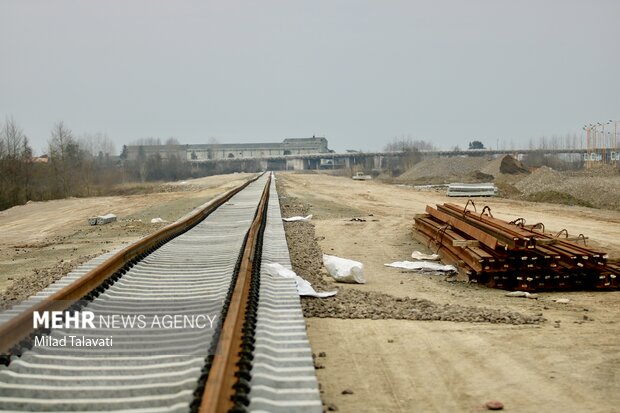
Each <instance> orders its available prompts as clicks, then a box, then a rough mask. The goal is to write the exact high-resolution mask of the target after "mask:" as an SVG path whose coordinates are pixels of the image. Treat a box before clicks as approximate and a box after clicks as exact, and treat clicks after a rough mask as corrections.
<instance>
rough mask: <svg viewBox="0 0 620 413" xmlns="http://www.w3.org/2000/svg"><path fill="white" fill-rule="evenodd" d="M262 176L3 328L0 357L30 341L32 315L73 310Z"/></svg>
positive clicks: (95, 270)
mask: <svg viewBox="0 0 620 413" xmlns="http://www.w3.org/2000/svg"><path fill="white" fill-rule="evenodd" d="M260 176H261V175H257V176H255V177H253V178H251V179H248V180H247V181H246V182H244V183H243V184H241V185H239V186H237V187H235V188H232V189H230V190H228V191H226V192H224V193H223V194H221V195H219V196H218V197H216V198H214V199H213V200H211V201H209V202H207V203H206V204H204V205H203V206H202V207H201V208H200V209H199V210H198V211H195V212H193V213H191V214H190V215H188V216H186V217H184V218H182V219H180V220H178V221H176V222H174V223H172V224H170V225H167V226H165V227H164V228H162V229H160V230H158V231H156V232H154V233H153V234H150V235H147V236H146V237H144V238H142V239H140V240H138V241H136V242H134V243H133V244H131V245H129V246H127V247H125V248H124V249H122V250H121V251H119V252H117V253H116V254H114V255H113V256H111V257H110V258H108V259H107V260H105V261H104V262H103V263H101V265H99V266H97V267H95V268H93V269H92V270H90V271H88V272H87V273H86V274H84V276H82V277H80V278H79V279H78V280H76V281H75V282H73V283H71V284H69V285H68V286H66V287H64V288H62V289H61V290H59V291H57V292H56V293H54V294H52V295H51V296H49V297H48V298H47V299H45V300H43V301H41V302H39V303H36V304H35V305H33V306H32V307H30V308H28V309H27V310H25V311H23V312H21V313H20V314H19V315H17V316H15V317H14V318H12V319H10V320H8V321H7V322H6V323H3V324H2V325H0V354H7V353H8V352H9V351H10V350H11V348H13V347H14V346H15V345H17V344H19V343H20V341H21V340H23V339H25V338H27V337H28V336H29V335H30V334H31V333H32V332H33V325H32V313H33V312H35V311H37V312H48V311H61V310H65V309H66V308H68V307H69V306H70V304H71V302H75V301H77V300H80V299H81V298H83V297H84V296H86V295H87V294H89V293H90V292H91V291H93V290H95V289H97V288H98V287H99V286H101V285H102V284H103V283H104V282H105V281H106V280H108V279H109V278H110V277H112V276H113V275H114V274H115V273H117V272H118V271H122V270H123V268H125V267H126V266H127V265H129V264H130V263H132V261H133V262H135V261H136V259H137V258H139V257H140V256H142V255H144V254H146V253H148V252H150V251H152V250H153V249H155V248H157V247H159V246H161V245H163V244H164V243H165V242H167V241H169V240H170V239H172V238H174V237H176V236H178V235H180V234H182V233H184V232H185V231H187V230H189V229H191V228H192V227H194V226H195V225H196V224H198V223H199V222H201V221H202V220H203V219H205V218H206V217H207V216H208V215H209V214H210V213H211V212H213V211H214V210H216V209H217V208H218V207H219V206H221V205H222V204H224V203H225V202H227V201H228V200H229V199H230V198H232V197H233V196H234V195H235V194H237V193H239V192H240V191H242V190H243V189H244V188H246V187H247V186H248V185H249V184H250V183H252V182H254V181H256V180H257V179H258V178H259V177H260Z"/></svg>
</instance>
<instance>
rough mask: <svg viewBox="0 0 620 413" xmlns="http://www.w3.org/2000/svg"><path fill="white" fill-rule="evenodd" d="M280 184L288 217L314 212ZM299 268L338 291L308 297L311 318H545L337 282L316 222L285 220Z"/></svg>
mask: <svg viewBox="0 0 620 413" xmlns="http://www.w3.org/2000/svg"><path fill="white" fill-rule="evenodd" d="M277 184H278V193H279V194H280V197H281V200H280V206H281V210H282V216H283V217H290V216H295V215H308V214H309V211H308V208H307V206H305V205H304V204H302V203H301V202H299V200H296V199H294V198H290V197H285V195H286V194H285V191H284V188H283V187H281V186H280V185H279V183H277ZM284 229H285V231H286V240H287V242H288V246H289V251H290V255H291V263H292V265H293V270H294V271H295V272H296V273H297V275H299V276H300V277H302V278H305V279H306V280H308V281H309V282H311V283H312V285H313V286H314V288H315V289H316V290H317V291H325V290H333V289H334V288H337V289H338V294H337V295H336V296H335V297H330V298H324V299H319V298H310V297H302V299H301V304H302V308H303V311H304V316H306V317H320V318H342V319H354V318H364V319H405V320H444V321H459V322H488V323H505V324H538V323H541V322H543V321H545V319H544V318H543V317H542V316H528V315H523V314H520V313H516V312H511V311H504V310H496V309H490V308H483V307H470V306H462V305H455V304H444V305H441V304H436V303H433V302H431V301H428V300H424V299H417V298H411V297H405V298H400V297H394V296H391V295H388V294H383V293H378V292H374V291H360V290H357V289H350V288H346V287H345V286H341V285H338V286H336V285H335V284H334V283H332V282H328V281H326V280H325V279H324V278H323V276H322V273H323V259H322V257H323V254H322V252H321V248H320V247H319V245H318V242H317V238H316V234H315V231H314V225H312V223H301V222H285V223H284Z"/></svg>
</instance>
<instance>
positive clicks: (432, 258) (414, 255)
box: [411, 251, 439, 261]
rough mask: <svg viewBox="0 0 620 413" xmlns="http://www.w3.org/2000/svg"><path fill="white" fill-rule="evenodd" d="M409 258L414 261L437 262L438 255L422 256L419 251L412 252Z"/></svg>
mask: <svg viewBox="0 0 620 413" xmlns="http://www.w3.org/2000/svg"><path fill="white" fill-rule="evenodd" d="M411 258H413V259H414V260H428V261H438V260H439V255H437V254H424V253H423V252H420V251H413V252H412V253H411Z"/></svg>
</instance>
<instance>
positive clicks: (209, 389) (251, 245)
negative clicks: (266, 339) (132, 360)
mask: <svg viewBox="0 0 620 413" xmlns="http://www.w3.org/2000/svg"><path fill="white" fill-rule="evenodd" d="M270 184H271V177H269V178H268V180H267V183H266V185H265V189H264V190H263V194H262V196H261V199H260V203H259V205H258V208H257V211H256V215H255V217H254V220H253V222H252V224H251V226H250V229H249V230H248V235H247V239H246V243H245V246H244V249H243V255H242V257H241V264H240V266H239V272H238V274H237V277H236V281H235V286H234V289H233V292H232V295H231V299H230V304H229V306H228V309H227V312H226V319H225V320H224V321H223V324H222V328H221V331H220V336H219V340H218V344H217V347H216V351H215V354H214V356H213V362H212V365H211V368H210V370H209V376H208V378H207V382H206V384H205V388H204V392H203V396H202V402H201V404H200V408H199V412H200V413H223V412H228V411H229V410H230V409H232V408H233V407H234V401H233V399H232V397H233V395H234V392H235V389H234V387H233V386H234V385H235V383H236V382H237V380H238V378H237V376H236V375H235V373H236V372H237V370H238V367H237V363H238V362H239V360H240V356H239V350H240V349H241V345H242V337H243V334H244V331H243V327H244V321H245V317H246V312H247V308H248V304H249V296H250V283H251V278H252V273H253V271H254V270H255V269H254V266H255V263H256V261H257V260H258V259H259V257H257V255H256V247H257V243H258V240H259V236H260V232H261V231H262V230H264V225H263V224H264V219H265V214H266V212H267V207H268V202H269V186H270Z"/></svg>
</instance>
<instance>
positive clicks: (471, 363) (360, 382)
mask: <svg viewBox="0 0 620 413" xmlns="http://www.w3.org/2000/svg"><path fill="white" fill-rule="evenodd" d="M245 177H247V175H243V174H235V175H227V176H216V177H209V178H201V179H198V180H191V181H187V182H185V183H177V184H174V185H172V184H171V185H167V186H165V192H160V193H152V194H147V195H133V196H124V197H103V198H81V199H67V200H58V201H49V202H40V203H38V202H36V203H31V204H28V205H24V206H18V207H14V208H11V209H9V210H6V211H1V212H0V233H1V234H2V237H0V291H1V292H2V300H3V301H2V305H3V306H5V307H6V306H7V305H10V304H11V303H12V302H15V301H18V300H20V299H23V298H25V297H27V296H28V295H29V294H33V293H35V292H36V291H38V290H40V289H41V288H43V287H44V286H45V285H47V283H49V282H50V280H53V279H54V278H57V277H58V276H60V275H59V274H61V273H63V272H66V271H68V270H70V269H71V268H73V267H74V266H76V265H77V263H79V262H83V261H86V260H87V259H88V257H92V256H95V255H98V254H100V253H102V252H104V251H106V250H110V249H113V248H116V247H119V246H122V245H124V244H126V243H128V242H131V241H132V240H134V239H137V238H138V237H140V236H143V235H145V234H147V233H149V232H152V231H153V230H155V229H157V228H159V227H161V226H162V225H165V224H151V223H150V220H151V219H152V218H157V217H161V218H162V219H164V220H167V221H173V220H175V219H177V218H179V217H181V216H182V215H184V214H186V213H187V212H189V211H191V210H192V209H193V208H195V207H197V206H199V205H201V204H202V203H204V202H206V201H207V200H208V199H210V198H211V197H213V196H214V195H216V194H218V193H221V192H223V191H224V190H225V189H227V188H230V187H232V186H234V185H236V184H238V183H239V182H240V181H241V180H242V179H244V178H245ZM277 177H278V181H279V188H280V189H281V191H282V192H281V194H280V195H281V197H282V198H281V203H282V204H283V209H284V210H285V211H290V212H293V211H300V212H306V211H307V212H308V213H311V214H313V218H312V221H311V222H310V223H308V224H298V225H312V226H313V228H312V231H299V232H296V233H293V234H291V233H290V232H291V229H292V228H295V227H287V231H288V232H289V234H287V236H289V237H298V238H299V239H298V240H297V241H296V243H297V244H304V243H305V245H307V246H308V247H310V246H314V247H315V248H317V251H322V252H324V253H327V254H333V255H336V256H339V257H344V258H349V259H354V260H358V261H361V262H362V263H363V264H364V267H365V268H364V275H365V278H366V280H367V283H366V284H363V285H351V284H346V285H343V284H336V283H334V282H333V281H331V279H330V278H329V277H328V275H327V274H326V272H325V271H320V270H319V271H317V270H316V268H317V262H316V260H317V257H316V254H314V255H313V256H310V255H308V256H304V255H303V254H302V255H299V254H294V255H293V259H294V260H295V261H296V262H295V263H294V264H295V267H296V269H297V270H298V273H299V275H301V276H303V277H304V278H308V279H309V280H311V281H313V283H315V285H316V286H317V288H318V289H320V290H327V289H338V290H339V294H338V295H337V296H336V297H335V298H333V299H331V298H330V299H326V300H333V301H332V302H331V303H332V304H331V307H330V310H329V311H327V310H326V311H324V312H322V310H321V309H320V308H319V307H317V308H314V307H312V305H313V304H312V303H311V302H309V301H308V300H319V299H307V298H305V299H304V301H305V302H306V304H304V310H305V311H309V310H308V309H309V308H313V310H312V317H308V318H307V326H308V332H309V337H310V341H311V345H312V348H313V351H314V352H315V354H316V355H317V358H316V364H317V367H318V369H317V374H318V377H319V381H320V383H321V388H322V397H323V400H324V402H325V403H326V408H327V407H328V406H329V407H330V408H332V409H338V411H340V412H411V411H419V412H477V411H484V407H483V404H484V403H485V402H486V401H488V400H499V401H501V402H502V403H503V404H504V406H505V408H504V410H505V411H511V412H569V411H570V412H618V411H620V407H619V406H620V391H619V389H620V342H619V341H618V337H620V325H619V324H618V320H619V316H620V291H618V292H597V291H576V292H552V293H541V294H539V296H538V299H537V300H533V299H525V298H512V297H506V296H505V295H504V294H505V292H504V291H501V290H494V289H488V288H485V287H482V286H479V285H475V284H466V283H461V282H454V281H453V280H452V278H449V277H446V276H440V275H426V274H417V273H412V272H405V271H401V270H398V269H395V268H388V267H385V266H384V264H386V263H390V262H393V261H402V260H407V259H408V258H410V254H411V252H412V251H414V250H420V251H424V252H430V251H428V250H427V249H426V246H425V245H421V244H420V243H418V242H416V241H415V240H414V239H413V238H412V235H411V228H412V224H413V216H414V214H416V213H423V212H424V208H425V206H426V205H427V204H435V203H443V202H455V203H460V204H464V202H465V200H464V199H450V198H447V197H445V196H444V195H443V194H442V193H440V192H436V191H422V190H415V189H413V188H411V187H406V186H398V185H388V184H384V183H379V182H375V181H353V180H351V179H350V178H346V177H335V176H329V175H323V174H297V173H280V174H277ZM476 203H477V204H478V208H481V207H482V206H483V205H489V206H490V207H491V209H492V213H493V215H494V216H496V217H499V218H503V219H514V218H517V217H523V218H525V219H526V220H527V222H528V223H536V222H544V223H545V226H546V228H547V229H548V230H551V231H559V230H561V229H564V228H566V229H567V230H568V232H569V233H570V234H571V235H573V234H574V235H577V234H579V233H583V234H585V235H586V236H588V237H589V240H588V241H589V245H591V246H595V247H598V248H600V249H603V250H606V251H608V252H609V253H610V256H611V257H612V258H616V259H617V258H620V212H617V211H614V210H606V209H593V208H587V207H576V206H567V205H558V204H547V203H533V202H526V201H519V200H509V199H500V198H493V199H491V198H484V199H480V200H479V201H478V200H477V201H476ZM287 208H288V209H287ZM106 213H114V214H117V215H118V217H119V221H118V222H116V223H112V224H108V225H103V226H92V227H91V226H88V224H87V222H86V220H87V218H88V217H89V216H93V215H102V214H106ZM353 218H358V219H357V220H352V219H353ZM296 234H297V235H296ZM308 234H312V235H308ZM319 249H320V250H319ZM304 269H306V270H304ZM305 271H308V273H304V272H305ZM310 271H311V272H312V273H309V272H310ZM348 290H359V291H360V293H359V294H376V297H375V296H373V297H375V298H376V300H377V301H367V302H363V301H364V300H363V299H361V298H355V297H366V296H367V295H366V296H365V295H347V294H345V291H348ZM344 297H353V299H351V298H349V299H347V300H344V299H343V298H344ZM377 297H379V298H377ZM375 298H373V300H374V299H375ZM557 298H568V299H569V300H570V301H569V302H568V303H566V304H560V303H556V302H554V301H553V300H554V299H557ZM356 299H357V300H359V301H358V302H356V301H355V300H356ZM411 299H417V300H428V301H424V303H427V302H428V303H431V304H432V305H434V306H436V307H433V308H448V307H451V306H462V307H458V309H457V310H456V311H457V312H465V313H467V312H469V313H472V314H475V313H476V311H477V310H476V309H492V310H498V311H502V312H503V313H505V314H509V313H519V314H522V315H523V317H522V318H519V319H518V320H534V321H535V322H533V323H529V322H526V321H523V322H521V321H519V322H514V323H512V322H505V323H504V322H499V323H495V322H486V321H482V322H476V321H475V320H476V317H475V316H473V317H469V318H468V317H464V319H468V320H473V321H462V320H461V321H440V320H435V321H423V320H411V319H406V318H408V317H407V316H406V314H402V313H399V317H398V318H402V319H385V318H384V317H383V316H381V314H383V312H382V311H380V310H381V309H380V308H371V307H372V306H373V305H375V307H376V304H374V303H376V302H380V303H382V304H381V305H385V306H389V305H391V304H390V303H401V304H402V303H403V302H408V301H407V300H411ZM338 300H341V301H338ZM424 305H427V304H424ZM428 305H430V304H428ZM364 306H366V307H368V308H366V309H364V308H363V307H364ZM321 308H322V307H321ZM360 308H361V310H360ZM333 309H336V310H337V311H332V310H333ZM362 310H363V311H362ZM399 311H401V310H399ZM349 313H350V314H359V313H363V314H365V315H364V318H356V319H350V318H347V317H346V316H343V314H345V315H346V314H349ZM503 313H502V314H503ZM451 314H452V313H451ZM334 315H337V317H338V318H335V317H334ZM465 315H467V314H465ZM401 316H402V317H401ZM451 317H452V316H451ZM453 318H454V319H459V317H453ZM543 318H544V320H545V321H541V320H542V319H543ZM446 319H452V318H449V317H448V318H446ZM513 320H514V319H513ZM322 353H324V354H322ZM343 392H344V393H345V394H343Z"/></svg>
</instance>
